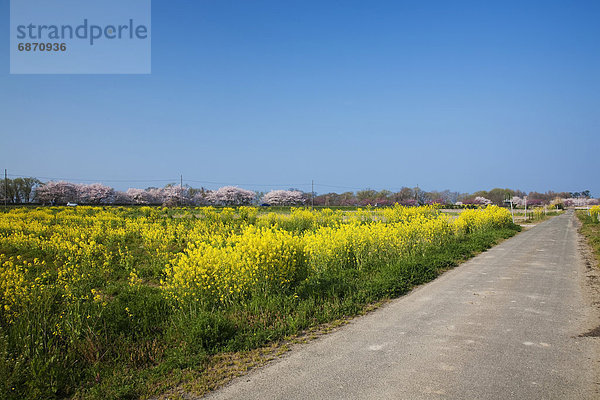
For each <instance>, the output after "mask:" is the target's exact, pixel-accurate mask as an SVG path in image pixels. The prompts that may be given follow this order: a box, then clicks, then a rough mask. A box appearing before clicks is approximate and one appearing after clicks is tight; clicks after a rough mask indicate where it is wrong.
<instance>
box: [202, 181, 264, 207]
mask: <svg viewBox="0 0 600 400" xmlns="http://www.w3.org/2000/svg"><path fill="white" fill-rule="evenodd" d="M255 197H256V194H255V193H254V192H253V191H251V190H246V189H242V188H239V187H236V186H225V187H222V188H220V189H218V190H215V191H212V192H209V193H207V195H206V199H207V200H208V202H209V204H212V205H221V206H244V205H249V204H252V202H253V201H254V199H255Z"/></svg>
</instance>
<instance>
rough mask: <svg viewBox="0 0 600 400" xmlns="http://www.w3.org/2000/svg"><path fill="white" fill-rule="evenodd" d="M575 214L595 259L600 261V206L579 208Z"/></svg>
mask: <svg viewBox="0 0 600 400" xmlns="http://www.w3.org/2000/svg"><path fill="white" fill-rule="evenodd" d="M577 216H578V217H579V220H580V221H581V223H582V226H581V230H580V232H581V233H582V234H583V235H584V236H585V237H586V239H587V242H588V243H589V245H590V247H591V248H592V251H593V252H594V256H595V257H596V260H597V261H598V263H600V206H594V207H591V208H590V209H589V210H579V211H577ZM599 265H600V264H599Z"/></svg>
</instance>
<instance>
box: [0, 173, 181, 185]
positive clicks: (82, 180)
mask: <svg viewBox="0 0 600 400" xmlns="http://www.w3.org/2000/svg"><path fill="white" fill-rule="evenodd" d="M8 176H12V177H16V178H28V177H31V176H32V175H17V174H8ZM36 178H38V179H47V180H51V181H74V182H122V183H133V182H142V183H143V182H176V181H177V179H82V178H57V177H50V176H36Z"/></svg>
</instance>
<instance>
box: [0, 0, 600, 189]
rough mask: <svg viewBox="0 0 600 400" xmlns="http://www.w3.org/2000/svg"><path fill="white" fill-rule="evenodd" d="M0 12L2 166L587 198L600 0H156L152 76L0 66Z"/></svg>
mask: <svg viewBox="0 0 600 400" xmlns="http://www.w3.org/2000/svg"><path fill="white" fill-rule="evenodd" d="M8 25H9V1H8V0H0V37H1V39H0V60H2V63H1V64H0V105H1V108H0V110H1V111H0V124H1V125H0V135H1V136H0V139H1V144H0V149H1V150H0V167H1V168H7V169H8V171H9V173H10V174H14V175H27V176H38V177H49V178H64V179H67V180H75V179H81V180H87V179H90V180H92V181H100V182H104V183H106V184H109V185H111V186H113V187H117V188H120V189H126V188H127V187H146V186H151V185H154V186H160V185H163V184H165V183H168V181H172V182H174V181H178V180H179V175H180V174H183V176H184V181H185V182H186V183H189V184H191V185H192V186H197V187H198V186H201V185H204V186H205V187H209V188H215V187H219V186H222V185H223V184H230V183H231V184H239V185H240V186H243V187H246V188H248V189H260V190H267V189H271V188H288V187H297V188H300V189H303V190H307V191H310V182H311V180H313V179H314V180H315V183H316V184H317V185H316V187H315V189H316V191H317V192H320V193H323V192H327V191H338V192H341V191H345V190H355V189H361V188H367V187H369V188H373V189H382V188H387V189H391V190H396V189H398V188H400V187H401V186H411V187H413V186H416V185H419V186H420V187H421V188H423V189H425V190H443V189H451V190H455V191H461V192H473V191H475V190H481V189H491V188H494V187H510V188H513V189H521V190H524V191H531V190H536V191H545V190H555V191H580V190H584V189H589V190H591V191H592V194H593V195H595V196H599V195H600V179H599V178H598V177H599V172H600V168H599V164H600V163H599V160H600V1H551V0H545V1H494V2H492V1H480V0H474V1H460V0H456V1H421V0H414V1H347V0H344V1H326V0H320V1H307V0H302V1H288V0H284V1H282V0H273V1H260V0H258V1H254V0H253V1H241V0H239V1H226V0H211V1H207V0H195V1H188V0H168V1H167V0H154V1H153V4H152V74H151V75H66V76H64V75H9V37H8V31H9V29H8ZM146 180H147V181H146ZM150 180H157V182H150ZM163 180H164V181H163ZM142 181H145V182H142ZM207 182H216V183H207ZM321 185H331V186H339V187H330V186H321ZM346 188H349V189H346Z"/></svg>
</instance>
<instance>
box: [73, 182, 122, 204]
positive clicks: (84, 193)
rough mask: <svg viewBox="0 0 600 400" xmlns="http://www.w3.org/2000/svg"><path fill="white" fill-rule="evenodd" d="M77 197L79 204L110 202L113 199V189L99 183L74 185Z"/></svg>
mask: <svg viewBox="0 0 600 400" xmlns="http://www.w3.org/2000/svg"><path fill="white" fill-rule="evenodd" d="M76 187H77V194H78V199H77V202H79V203H81V204H112V203H114V200H115V190H114V189H113V188H111V187H109V186H105V185H103V184H101V183H92V184H91V185H76Z"/></svg>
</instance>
